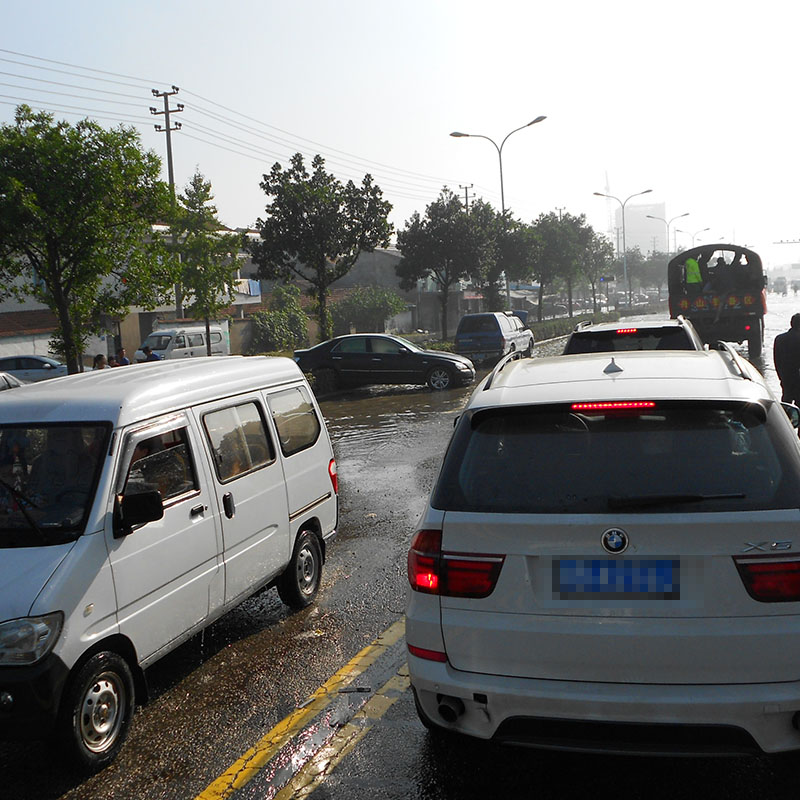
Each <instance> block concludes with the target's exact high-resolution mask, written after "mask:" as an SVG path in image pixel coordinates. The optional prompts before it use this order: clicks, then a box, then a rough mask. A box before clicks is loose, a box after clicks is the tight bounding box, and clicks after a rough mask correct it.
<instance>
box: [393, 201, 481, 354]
mask: <svg viewBox="0 0 800 800" xmlns="http://www.w3.org/2000/svg"><path fill="white" fill-rule="evenodd" d="M484 247H485V240H484V239H483V238H482V237H481V236H480V235H479V234H478V233H477V229H476V226H475V225H474V224H473V223H472V222H471V221H470V218H469V217H468V216H467V214H465V213H464V206H463V205H462V204H461V201H460V200H459V198H458V197H457V196H456V195H455V194H454V193H453V192H452V191H451V190H450V189H448V188H447V187H444V188H443V189H442V191H441V193H440V194H439V197H438V198H437V199H436V200H435V201H434V202H433V203H431V204H430V205H429V206H428V207H427V209H426V210H425V217H424V218H423V217H420V215H419V212H418V211H415V212H414V214H413V215H412V217H411V219H410V220H408V221H407V222H406V226H405V228H404V229H403V230H402V231H399V232H398V234H397V248H398V249H399V250H400V252H401V253H402V254H403V258H402V260H401V261H400V263H399V264H398V265H397V266H396V267H395V271H396V272H397V276H398V277H399V278H400V286H401V288H403V289H406V290H408V289H413V288H414V286H416V283H417V281H418V280H420V279H422V278H428V277H430V278H433V280H434V282H435V283H436V286H437V288H438V290H439V303H440V305H441V309H442V340H446V339H447V303H448V294H449V292H450V287H451V286H453V285H454V284H456V283H458V282H459V281H460V280H466V279H468V278H469V277H470V276H471V275H472V274H474V273H478V271H479V268H480V263H481V257H482V255H483V254H484Z"/></svg>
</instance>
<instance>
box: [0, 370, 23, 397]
mask: <svg viewBox="0 0 800 800" xmlns="http://www.w3.org/2000/svg"><path fill="white" fill-rule="evenodd" d="M20 386H24V384H23V382H22V381H21V380H20V379H19V378H15V377H14V376H13V375H9V374H8V373H7V372H0V392H1V391H3V390H5V389H16V388H18V387H20Z"/></svg>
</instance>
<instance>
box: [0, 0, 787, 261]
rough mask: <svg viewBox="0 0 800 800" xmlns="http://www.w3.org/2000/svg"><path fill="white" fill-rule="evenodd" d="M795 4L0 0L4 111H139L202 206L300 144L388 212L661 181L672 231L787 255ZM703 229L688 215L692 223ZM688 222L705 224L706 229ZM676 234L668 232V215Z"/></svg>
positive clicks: (238, 198)
mask: <svg viewBox="0 0 800 800" xmlns="http://www.w3.org/2000/svg"><path fill="white" fill-rule="evenodd" d="M798 29H800V5H798V4H794V3H786V2H785V0H780V2H775V0H761V2H759V3H752V2H741V1H740V0H727V2H716V0H693V1H692V2H685V1H684V0H673V1H672V2H670V3H661V4H658V5H657V4H655V3H644V2H641V0H638V1H637V2H627V1H625V0H602V1H601V0H568V1H567V2H561V3H558V2H555V1H553V2H542V0H519V2H514V1H513V0H493V1H492V2H485V1H484V2H478V1H477V0H403V2H402V3H389V2H385V1H383V2H382V0H338V2H333V0H330V1H329V2H328V1H326V0H292V1H291V2H289V1H288V0H284V2H275V0H228V2H225V3H221V2H219V1H217V2H213V3H211V2H206V0H192V2H187V1H186V0H158V2H154V1H153V0H137V2H127V1H126V0H103V2H98V1H97V0H70V2H69V3H65V2H63V0H3V4H2V26H0V124H2V123H7V122H10V121H12V120H13V115H14V109H15V107H16V105H18V104H19V103H20V102H27V103H28V104H29V105H31V106H33V107H34V108H37V109H46V110H49V111H51V112H52V113H53V114H54V115H55V116H56V118H58V119H66V120H68V121H70V122H76V121H77V120H78V119H81V118H83V117H87V116H88V117H91V118H93V119H96V120H97V121H98V122H99V123H100V124H102V125H104V126H107V127H112V126H115V125H118V124H126V125H133V126H135V127H136V128H137V129H138V130H139V131H140V133H141V139H142V144H143V146H144V147H145V148H147V149H153V150H154V151H155V152H156V153H158V154H159V156H161V157H162V160H163V162H164V167H163V171H164V178H165V179H166V177H167V169H166V141H165V139H166V137H165V135H164V134H163V133H157V132H156V131H155V130H154V129H153V124H154V123H155V124H157V123H163V121H164V119H163V116H159V117H155V116H152V115H151V114H150V112H149V110H148V109H149V108H150V107H151V106H153V107H156V108H158V109H159V110H163V99H161V98H155V97H154V96H153V95H152V93H151V90H152V89H157V90H159V91H164V90H167V91H170V90H171V88H170V87H172V86H173V85H174V86H177V87H179V92H178V93H177V94H176V95H174V96H172V97H170V98H169V99H170V107H171V108H175V107H176V105H177V103H182V104H183V105H184V109H183V111H182V112H180V113H175V114H173V115H172V118H171V119H172V121H173V122H178V121H179V122H181V124H182V128H181V130H179V131H175V132H173V134H172V148H173V160H174V171H175V183H176V187H177V189H178V191H182V190H183V188H184V187H185V186H186V184H187V182H188V181H189V179H190V178H191V176H192V174H193V173H194V172H195V170H198V169H199V171H200V172H201V173H203V175H205V176H206V178H207V179H208V180H210V181H211V183H212V186H213V191H214V194H215V202H216V205H217V208H218V211H219V217H220V219H221V220H222V221H223V222H224V223H225V224H227V225H229V226H230V227H245V226H250V225H253V224H254V223H255V222H256V220H257V219H258V218H259V217H263V216H264V209H265V205H266V202H267V198H266V196H265V195H264V193H263V191H262V190H261V188H260V186H259V182H260V181H261V180H262V176H263V174H264V173H266V172H269V170H270V169H271V167H272V165H273V164H274V163H275V162H279V163H281V164H282V165H284V166H286V165H288V161H289V158H290V157H291V155H293V154H294V153H295V152H302V153H303V154H304V155H305V156H306V158H307V161H309V162H310V159H311V158H312V157H313V156H314V155H315V154H321V155H322V156H323V157H324V158H325V159H326V167H327V169H329V170H330V171H331V172H333V173H334V174H336V175H337V177H339V178H340V179H341V180H343V181H346V180H354V181H355V182H356V183H360V182H361V180H362V178H363V176H364V174H365V173H370V174H371V175H372V176H373V178H374V179H375V181H376V182H377V183H378V185H380V186H381V188H382V189H383V192H384V197H385V198H386V199H388V200H389V201H390V202H391V203H392V205H393V210H392V213H391V215H390V219H391V221H392V222H393V224H394V226H395V228H396V229H402V228H403V227H404V226H405V225H406V223H407V221H408V220H409V219H410V217H411V216H412V214H413V213H414V212H415V211H418V212H419V213H420V214H421V215H424V213H425V208H426V206H427V205H428V204H430V203H431V202H433V201H434V200H436V198H437V196H438V194H439V192H440V191H441V189H442V187H443V186H449V188H451V189H452V190H453V191H455V192H457V193H459V194H460V195H461V196H462V197H463V196H464V189H463V188H461V187H465V186H468V187H471V188H469V189H468V192H469V197H470V200H472V199H473V198H475V197H482V198H483V199H484V200H486V201H488V202H490V203H492V204H493V205H494V206H495V207H496V208H498V209H499V207H500V169H499V160H498V153H497V150H496V149H495V147H494V146H493V145H492V142H490V141H487V140H486V139H482V138H453V137H451V136H449V134H450V133H451V132H452V131H462V132H467V133H471V134H476V135H478V134H479V135H482V136H486V137H488V138H489V139H492V140H494V142H495V143H496V144H497V145H499V144H500V143H501V142H503V139H504V137H505V136H506V135H507V134H508V133H510V132H511V131H514V130H515V129H517V128H519V127H520V126H523V125H525V124H526V123H528V122H530V121H531V120H532V119H534V118H535V117H538V116H540V115H544V116H546V117H547V119H546V120H544V121H543V122H541V123H539V124H536V125H534V126H531V127H529V128H524V129H522V130H519V131H516V132H514V133H513V134H512V135H511V136H510V137H509V138H508V139H507V140H506V142H505V144H504V145H503V151H502V165H503V178H504V189H505V201H506V207H507V208H508V209H510V210H511V212H512V213H513V214H514V215H515V216H516V217H518V218H520V219H522V220H523V221H526V222H530V221H532V220H534V219H535V218H536V217H537V216H538V215H539V214H541V213H547V212H551V211H556V210H558V209H561V210H562V211H563V212H569V213H571V214H585V215H586V218H587V221H588V222H589V223H590V224H591V225H592V226H593V227H594V228H595V229H596V230H597V231H598V232H600V233H606V232H608V231H609V225H610V219H611V212H612V211H613V209H614V207H617V208H618V207H619V206H618V204H617V203H615V201H607V200H605V199H603V198H600V197H596V196H594V194H593V193H594V192H604V193H609V194H612V195H615V196H617V197H618V198H619V199H620V201H622V200H625V199H626V198H627V197H629V196H630V195H634V194H636V193H637V192H641V191H643V190H645V189H652V192H651V193H649V194H648V195H647V196H646V197H643V198H636V197H634V198H633V199H632V200H630V201H629V202H628V203H627V204H626V218H627V219H628V220H629V224H630V220H631V215H634V214H636V213H637V212H636V204H637V202H639V201H641V202H648V203H664V206H665V221H666V220H669V219H671V218H673V217H677V216H678V215H680V214H684V213H686V212H688V214H689V216H687V217H685V218H681V219H680V220H677V221H676V222H674V223H673V227H672V229H671V230H674V229H675V228H679V229H681V230H683V231H686V233H685V234H678V238H677V244H678V247H679V249H680V248H683V247H688V246H689V245H690V244H691V234H693V233H696V232H698V231H703V233H699V234H698V235H697V238H696V241H697V243H701V242H703V241H717V242H720V241H729V242H734V243H737V244H741V245H748V246H750V247H752V248H753V249H755V250H756V251H757V252H759V253H760V254H761V255H762V258H763V259H764V261H765V265H766V266H767V267H770V268H775V267H778V266H781V265H789V264H792V263H798V264H800V243H795V244H775V243H776V242H784V241H790V240H800V194H799V193H798V185H800V159H799V158H798V153H797V150H798V133H799V132H800V102H798V78H800V57H798V52H797V36H798V34H797V31H798ZM706 228H708V229H709V230H708V231H704V229H706ZM706 237H707V238H706ZM670 238H671V239H672V236H670Z"/></svg>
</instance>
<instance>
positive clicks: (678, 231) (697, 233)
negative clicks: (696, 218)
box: [675, 228, 711, 247]
mask: <svg viewBox="0 0 800 800" xmlns="http://www.w3.org/2000/svg"><path fill="white" fill-rule="evenodd" d="M710 230H711V228H701V229H700V230H699V231H695V232H694V233H690V232H689V231H682V230H681V229H680V228H675V233H685V234H686V235H687V236H691V237H692V247H694V240H695V237H696V236H698V235H699V234H701V233H705V232H706V231H710Z"/></svg>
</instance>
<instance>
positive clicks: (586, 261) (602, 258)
mask: <svg viewBox="0 0 800 800" xmlns="http://www.w3.org/2000/svg"><path fill="white" fill-rule="evenodd" d="M613 264H614V246H613V245H612V244H611V242H610V241H609V240H608V239H607V238H606V237H605V236H602V235H600V234H598V233H596V232H595V231H594V230H592V232H591V235H590V237H589V240H588V242H587V245H586V247H585V249H584V251H583V256H582V259H581V273H582V274H583V275H584V277H585V278H586V280H587V281H589V286H590V287H591V290H592V308H593V309H594V311H595V313H596V312H597V311H599V308H598V303H597V291H598V287H599V285H600V283H601V279H602V278H604V277H609V273H610V272H612V268H613Z"/></svg>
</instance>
